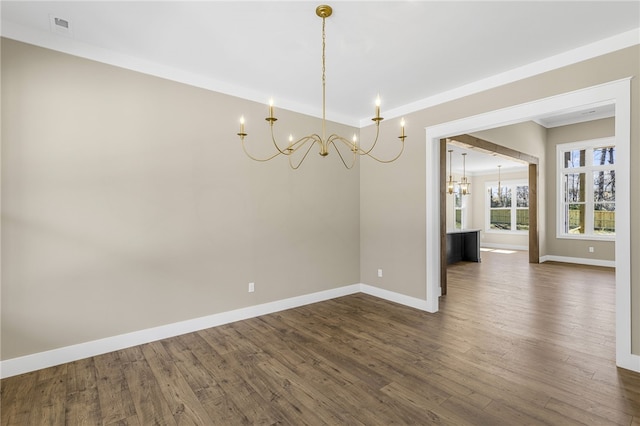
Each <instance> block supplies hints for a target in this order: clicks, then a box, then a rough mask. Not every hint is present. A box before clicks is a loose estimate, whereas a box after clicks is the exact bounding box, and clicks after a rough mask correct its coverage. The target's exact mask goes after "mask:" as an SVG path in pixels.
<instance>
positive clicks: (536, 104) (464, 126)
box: [425, 77, 640, 372]
mask: <svg viewBox="0 0 640 426" xmlns="http://www.w3.org/2000/svg"><path fill="white" fill-rule="evenodd" d="M609 104H614V105H615V141H616V150H617V153H618V155H617V158H618V163H619V164H618V165H617V167H618V168H617V170H616V171H617V172H618V174H620V175H621V176H620V177H621V179H619V181H620V182H616V192H617V195H618V196H617V197H616V213H617V214H616V216H617V217H616V222H617V223H616V242H615V247H616V364H617V365H618V366H619V367H623V368H627V369H629V370H633V371H637V372H640V356H638V355H634V354H632V352H631V338H632V337H631V332H632V331H631V256H630V252H631V250H630V248H631V235H630V231H631V201H630V195H631V191H630V148H631V77H629V78H625V79H621V80H616V81H612V82H608V83H604V84H600V85H597V86H592V87H588V88H584V89H580V90H577V91H573V92H568V93H564V94H559V95H555V96H551V97H548V98H544V99H540V100H536V101H532V102H527V103H523V104H519V105H516V106H512V107H508V108H504V109H500V110H494V111H489V112H487V113H483V114H479V115H475V116H470V117H466V118H462V119H459V120H455V121H450V122H446V123H442V124H438V125H435V126H430V127H427V128H425V134H426V135H425V136H426V144H427V145H426V189H427V197H426V199H427V205H426V230H427V232H426V265H425V266H426V292H427V307H428V310H429V311H430V312H437V311H438V305H439V301H438V298H439V296H440V285H439V283H440V274H441V268H440V244H441V243H440V196H439V194H440V186H441V179H440V139H442V138H447V137H450V136H455V135H459V134H464V133H474V132H479V131H482V130H487V129H490V128H495V127H502V126H507V125H511V124H517V123H521V122H525V121H530V120H533V119H535V118H537V117H540V116H543V115H548V114H554V113H557V112H560V111H563V110H568V109H571V108H577V107H586V106H595V105H609ZM541 172H542V171H541ZM430 194H432V195H430ZM542 251H543V252H544V251H545V250H544V247H542Z"/></svg>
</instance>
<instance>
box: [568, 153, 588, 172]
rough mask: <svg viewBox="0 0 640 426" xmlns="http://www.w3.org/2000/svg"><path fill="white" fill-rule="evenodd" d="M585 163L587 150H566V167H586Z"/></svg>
mask: <svg viewBox="0 0 640 426" xmlns="http://www.w3.org/2000/svg"><path fill="white" fill-rule="evenodd" d="M584 165H585V150H584V149H580V150H578V149H576V150H573V151H566V152H565V153H564V167H565V169H572V168H574V167H584Z"/></svg>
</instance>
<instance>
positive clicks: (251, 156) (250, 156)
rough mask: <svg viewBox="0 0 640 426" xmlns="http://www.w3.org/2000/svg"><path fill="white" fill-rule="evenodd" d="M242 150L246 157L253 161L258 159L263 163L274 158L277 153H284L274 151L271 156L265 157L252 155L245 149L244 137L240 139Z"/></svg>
mask: <svg viewBox="0 0 640 426" xmlns="http://www.w3.org/2000/svg"><path fill="white" fill-rule="evenodd" d="M242 150H243V151H244V153H245V154H246V155H247V157H249V158H251V159H252V160H254V161H259V162H261V163H264V162H265V161H269V160H272V159H274V158H276V157H277V156H278V155H280V154H284V153H283V152H276V153H275V154H273V155H272V156H271V157H267V158H257V157H254V156H253V155H251V154H249V151H247V147H246V146H245V145H244V138H243V139H242Z"/></svg>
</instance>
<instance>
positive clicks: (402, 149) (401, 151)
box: [365, 141, 404, 163]
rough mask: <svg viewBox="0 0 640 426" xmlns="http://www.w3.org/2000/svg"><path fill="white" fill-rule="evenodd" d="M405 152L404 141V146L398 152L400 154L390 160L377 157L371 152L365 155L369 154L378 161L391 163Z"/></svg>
mask: <svg viewBox="0 0 640 426" xmlns="http://www.w3.org/2000/svg"><path fill="white" fill-rule="evenodd" d="M403 152H404V141H402V148H401V149H400V152H399V153H398V155H396V156H395V157H393V158H392V159H390V160H382V159H380V158H377V157H375V156H373V155H371V154H369V153H366V154H365V155H367V156H368V157H370V158H373V159H374V160H376V161H377V162H378V163H391V162H394V161H396V160H397V159H398V158H400V156H401V155H402V153H403Z"/></svg>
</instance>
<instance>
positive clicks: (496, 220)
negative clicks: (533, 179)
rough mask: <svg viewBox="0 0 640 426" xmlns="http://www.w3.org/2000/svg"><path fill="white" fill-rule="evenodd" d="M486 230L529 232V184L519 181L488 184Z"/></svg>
mask: <svg viewBox="0 0 640 426" xmlns="http://www.w3.org/2000/svg"><path fill="white" fill-rule="evenodd" d="M486 189H487V202H486V205H487V206H488V211H487V214H486V218H487V221H486V222H487V223H486V224H485V229H487V231H489V232H491V231H495V232H517V231H522V232H527V231H529V184H528V183H527V182H519V181H505V182H500V184H499V185H498V182H494V183H488V184H487V185H486Z"/></svg>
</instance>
